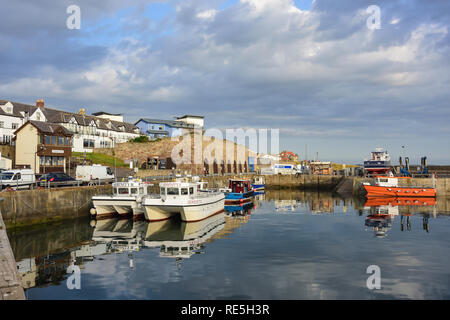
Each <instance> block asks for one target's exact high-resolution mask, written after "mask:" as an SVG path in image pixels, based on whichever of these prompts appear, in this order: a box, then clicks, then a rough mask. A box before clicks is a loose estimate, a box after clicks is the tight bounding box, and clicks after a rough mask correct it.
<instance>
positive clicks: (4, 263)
mask: <svg viewBox="0 0 450 320" xmlns="http://www.w3.org/2000/svg"><path fill="white" fill-rule="evenodd" d="M2 201H3V199H2V198H0V202H2ZM0 300H25V293H24V291H23V287H22V279H21V278H20V275H19V273H18V272H17V265H16V260H15V259H14V255H13V252H12V250H11V246H10V243H9V239H8V235H7V233H6V227H5V224H4V223H3V218H2V214H1V212H0Z"/></svg>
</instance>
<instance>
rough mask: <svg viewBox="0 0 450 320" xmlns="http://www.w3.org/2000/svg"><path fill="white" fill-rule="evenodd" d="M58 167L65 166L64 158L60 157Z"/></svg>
mask: <svg viewBox="0 0 450 320" xmlns="http://www.w3.org/2000/svg"><path fill="white" fill-rule="evenodd" d="M58 165H59V166H63V165H64V157H58Z"/></svg>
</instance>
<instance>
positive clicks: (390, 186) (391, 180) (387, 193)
mask: <svg viewBox="0 0 450 320" xmlns="http://www.w3.org/2000/svg"><path fill="white" fill-rule="evenodd" d="M399 179H411V178H410V177H376V178H375V184H373V185H371V184H370V183H368V182H366V183H364V188H365V189H366V192H367V195H366V196H367V197H368V198H369V197H394V198H398V197H409V198H411V197H413V198H417V197H431V198H434V197H436V189H435V188H432V187H409V186H408V187H400V186H399V185H398V180H399Z"/></svg>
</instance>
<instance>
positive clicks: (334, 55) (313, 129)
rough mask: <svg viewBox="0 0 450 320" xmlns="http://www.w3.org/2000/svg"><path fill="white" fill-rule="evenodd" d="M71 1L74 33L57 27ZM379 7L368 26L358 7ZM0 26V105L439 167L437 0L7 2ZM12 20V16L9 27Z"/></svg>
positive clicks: (443, 34) (442, 84) (443, 68)
mask: <svg viewBox="0 0 450 320" xmlns="http://www.w3.org/2000/svg"><path fill="white" fill-rule="evenodd" d="M71 4H77V5H79V7H80V9H81V29H80V30H68V29H67V28H66V19H67V17H68V16H69V15H68V14H67V13H66V8H67V6H69V5H71ZM373 4H377V5H378V6H379V7H380V10H381V27H382V28H381V29H379V30H370V29H369V28H367V24H366V21H367V19H368V18H369V14H368V13H367V12H366V9H367V7H368V6H369V5H373ZM2 11H3V12H4V15H3V16H4V18H3V19H2V20H1V21H0V39H1V41H0V69H1V70H2V73H1V74H0V80H1V81H0V98H2V99H8V100H12V101H18V102H24V103H34V102H35V101H36V99H39V98H44V100H45V102H46V105H47V106H51V107H55V108H60V109H65V110H69V111H77V110H78V109H79V108H81V107H84V108H86V109H87V110H88V112H89V113H93V112H96V111H99V110H104V111H109V112H121V113H124V114H125V117H126V119H127V120H128V121H130V122H134V121H136V120H138V119H139V118H141V117H144V116H145V117H153V118H169V119H171V118H173V117H174V116H178V115H182V114H186V113H190V114H202V115H204V116H205V121H206V126H207V127H209V128H212V127H214V128H240V127H242V128H249V127H253V128H279V129H280V130H281V131H280V148H281V149H288V150H291V151H294V152H297V153H300V155H301V157H303V156H304V150H305V145H307V148H308V156H309V157H310V158H311V157H312V156H313V155H315V154H316V152H318V153H319V158H320V159H323V160H332V161H345V162H352V163H360V162H362V161H363V159H364V158H366V157H368V156H369V154H370V151H372V150H374V148H375V147H378V146H380V147H385V148H387V149H388V151H390V153H391V155H392V157H393V158H394V159H395V161H396V159H397V158H398V156H400V155H403V154H402V148H401V146H402V145H406V147H407V148H406V150H407V155H408V156H410V158H411V159H412V162H415V163H419V161H420V157H422V156H428V158H429V162H430V163H441V164H442V163H450V143H449V137H450V128H449V126H448V122H449V120H450V110H449V102H448V101H450V90H449V87H448V83H449V80H450V79H449V78H450V70H449V69H450V68H449V65H450V64H449V62H450V61H449V59H450V52H449V51H450V36H449V33H448V31H449V30H448V28H449V24H450V3H449V2H447V1H425V0H423V1H419V0H411V1H403V0H379V1H377V2H376V3H374V2H373V1H365V0H357V1H334V0H315V1H310V0H295V1H294V0H167V1H144V0H134V1H120V0H106V1H101V2H92V1H87V0H78V1H68V0H62V1H58V2H55V1H52V0H40V1H24V0H18V1H12V2H9V3H7V4H4V5H3V8H2ZM18 16H20V17H22V18H21V19H17V18H16V17H18Z"/></svg>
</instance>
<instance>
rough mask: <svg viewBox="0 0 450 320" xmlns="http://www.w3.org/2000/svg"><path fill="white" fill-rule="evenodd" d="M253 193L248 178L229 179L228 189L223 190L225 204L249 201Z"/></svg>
mask: <svg viewBox="0 0 450 320" xmlns="http://www.w3.org/2000/svg"><path fill="white" fill-rule="evenodd" d="M254 195H255V191H254V190H253V187H252V185H251V183H250V180H242V179H230V182H229V186H228V190H227V191H226V192H225V204H226V205H229V204H236V203H245V202H249V201H251V200H252V198H253V196H254Z"/></svg>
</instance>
